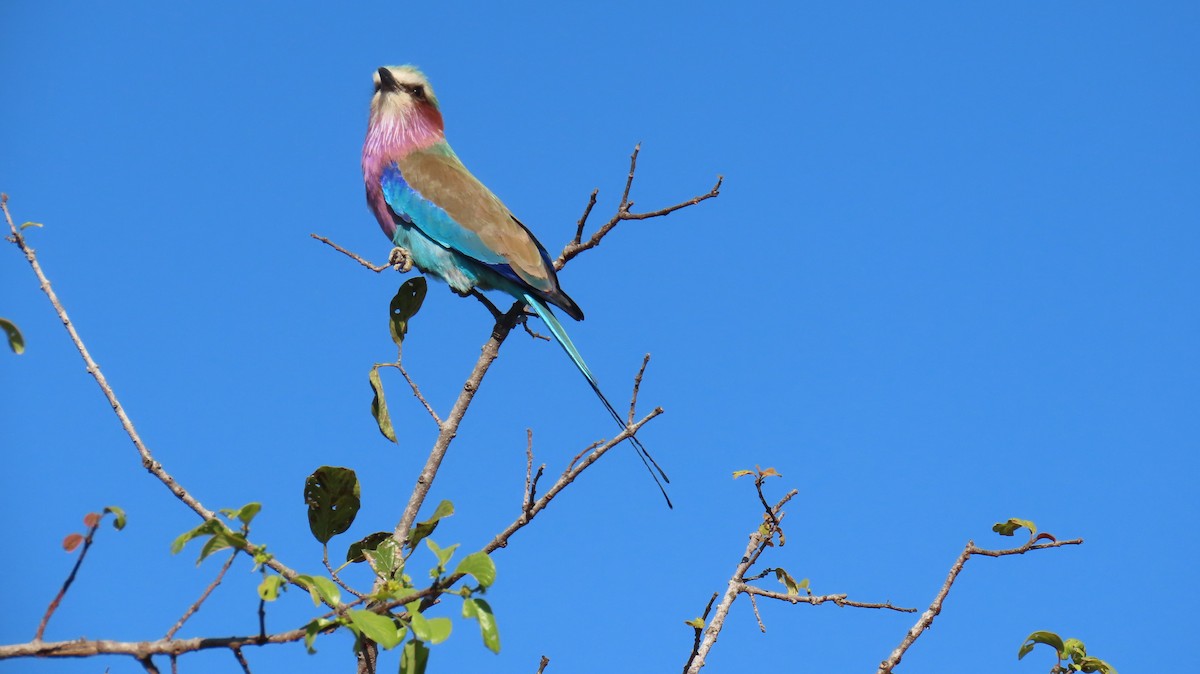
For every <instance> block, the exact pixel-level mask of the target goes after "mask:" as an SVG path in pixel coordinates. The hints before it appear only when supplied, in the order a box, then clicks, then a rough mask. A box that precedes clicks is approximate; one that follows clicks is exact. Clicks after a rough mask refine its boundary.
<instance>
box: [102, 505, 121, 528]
mask: <svg viewBox="0 0 1200 674" xmlns="http://www.w3.org/2000/svg"><path fill="white" fill-rule="evenodd" d="M104 512H106V513H112V514H113V528H114V529H116V530H117V531H120V530H122V529H124V528H125V509H124V508H120V507H118V506H105V507H104Z"/></svg>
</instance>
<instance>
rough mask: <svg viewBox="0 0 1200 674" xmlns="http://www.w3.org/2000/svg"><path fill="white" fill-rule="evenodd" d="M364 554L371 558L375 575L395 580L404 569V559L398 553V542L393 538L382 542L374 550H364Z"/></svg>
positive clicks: (389, 537)
mask: <svg viewBox="0 0 1200 674" xmlns="http://www.w3.org/2000/svg"><path fill="white" fill-rule="evenodd" d="M363 553H364V554H365V555H366V556H367V557H369V558H370V560H371V568H373V569H375V573H377V574H378V575H380V576H383V577H385V578H395V577H396V573H397V572H399V571H400V570H401V569H403V568H404V557H403V556H402V555H400V554H399V553H398V552H397V550H396V541H395V539H393V538H392V537H391V536H388V537H387V538H385V539H383V540H382V541H380V542H379V545H377V546H375V549H374V550H368V549H364V550H363Z"/></svg>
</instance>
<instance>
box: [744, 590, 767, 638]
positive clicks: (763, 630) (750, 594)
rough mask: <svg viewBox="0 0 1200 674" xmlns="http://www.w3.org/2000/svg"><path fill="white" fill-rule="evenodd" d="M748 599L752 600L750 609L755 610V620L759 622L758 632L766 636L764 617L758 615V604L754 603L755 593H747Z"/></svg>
mask: <svg viewBox="0 0 1200 674" xmlns="http://www.w3.org/2000/svg"><path fill="white" fill-rule="evenodd" d="M746 597H747V598H748V599H749V600H750V608H752V609H754V619H755V620H757V621H758V631H760V632H762V633H763V634H766V633H767V626H766V625H764V624H763V621H762V616H761V615H759V614H758V602H756V601H754V593H753V592H747V593H746Z"/></svg>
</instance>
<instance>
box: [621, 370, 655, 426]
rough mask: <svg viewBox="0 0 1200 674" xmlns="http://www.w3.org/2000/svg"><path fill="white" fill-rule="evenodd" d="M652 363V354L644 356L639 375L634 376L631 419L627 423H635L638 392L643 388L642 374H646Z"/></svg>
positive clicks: (630, 403)
mask: <svg viewBox="0 0 1200 674" xmlns="http://www.w3.org/2000/svg"><path fill="white" fill-rule="evenodd" d="M649 364H650V354H646V355H645V356H643V357H642V366H641V367H640V368H638V373H637V376H636V377H634V378H633V395H632V396H630V397H629V419H628V421H627V423H630V424H632V423H633V417H634V416H636V415H637V399H638V393H639V392H640V391H641V389H642V375H644V374H646V366H647V365H649Z"/></svg>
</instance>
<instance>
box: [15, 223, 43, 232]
mask: <svg viewBox="0 0 1200 674" xmlns="http://www.w3.org/2000/svg"><path fill="white" fill-rule="evenodd" d="M28 227H45V225H43V224H42V223H40V222H22V223H21V227H20V229H21V231H25V229H26V228H28Z"/></svg>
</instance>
